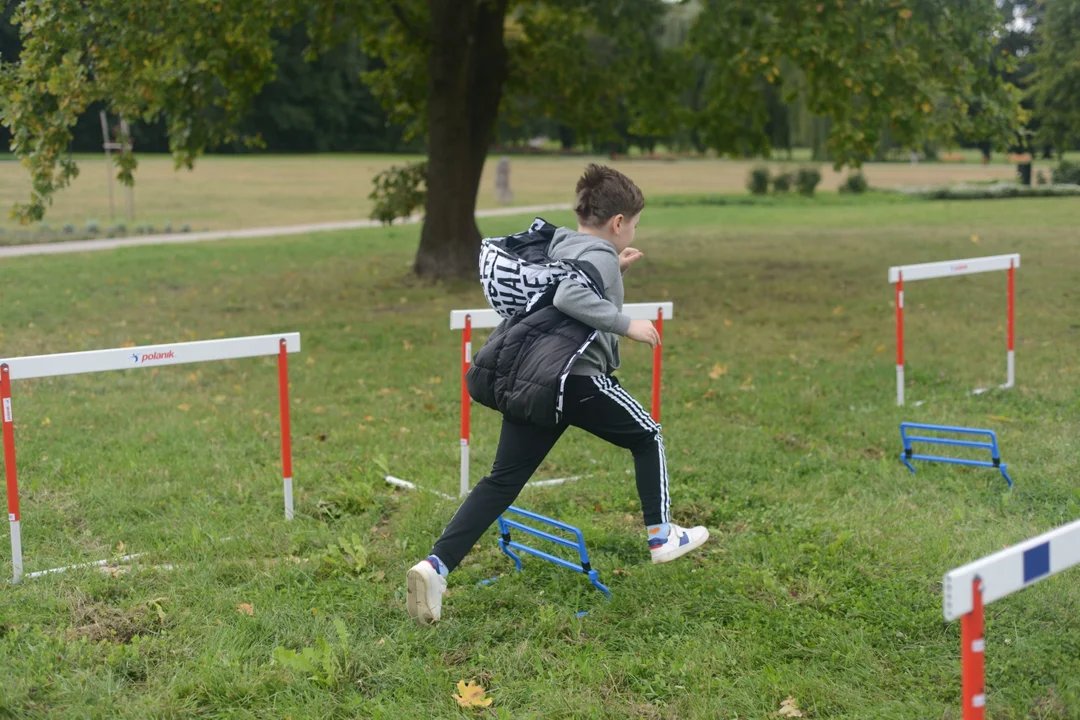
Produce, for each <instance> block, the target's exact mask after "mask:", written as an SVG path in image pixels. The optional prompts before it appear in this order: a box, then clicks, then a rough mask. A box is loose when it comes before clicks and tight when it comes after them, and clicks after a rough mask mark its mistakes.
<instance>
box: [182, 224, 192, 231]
mask: <svg viewBox="0 0 1080 720" xmlns="http://www.w3.org/2000/svg"><path fill="white" fill-rule="evenodd" d="M180 232H182V233H189V232H191V226H190V225H188V224H187V223H184V224H183V225H181V226H180Z"/></svg>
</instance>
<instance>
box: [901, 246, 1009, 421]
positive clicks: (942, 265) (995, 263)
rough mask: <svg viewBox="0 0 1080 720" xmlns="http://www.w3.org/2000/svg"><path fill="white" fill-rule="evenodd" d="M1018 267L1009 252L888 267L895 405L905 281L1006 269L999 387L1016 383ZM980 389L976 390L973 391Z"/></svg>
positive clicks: (902, 339)
mask: <svg viewBox="0 0 1080 720" xmlns="http://www.w3.org/2000/svg"><path fill="white" fill-rule="evenodd" d="M1018 267H1020V255H1019V253H1012V254H1011V255H993V256H990V257H981V258H968V259H967V260H946V261H944V262H934V263H923V264H921V265H899V266H896V267H891V268H889V283H890V284H892V285H895V286H896V404H897V406H898V407H899V406H902V405H903V404H904V281H905V280H908V281H912V280H931V279H933V278H941V277H955V276H957V275H973V274H975V273H984V272H992V271H995V270H1006V271H1008V276H1009V279H1008V290H1007V292H1008V306H1007V307H1008V310H1007V312H1008V346H1007V348H1008V349H1007V353H1006V380H1005V384H1004V385H1002V386H1001V388H1002V389H1007V388H1011V387H1012V386H1013V385H1014V384H1015V383H1016V353H1015V339H1016V333H1015V330H1016V325H1015V307H1016V269H1017V268H1018ZM982 391H983V389H980V390H976V391H975V392H976V393H980V392H982Z"/></svg>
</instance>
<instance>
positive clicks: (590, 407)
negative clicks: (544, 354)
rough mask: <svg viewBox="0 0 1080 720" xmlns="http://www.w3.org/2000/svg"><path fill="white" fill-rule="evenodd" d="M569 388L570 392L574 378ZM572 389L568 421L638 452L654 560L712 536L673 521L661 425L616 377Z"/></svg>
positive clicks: (636, 462) (691, 547)
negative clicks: (576, 395)
mask: <svg viewBox="0 0 1080 720" xmlns="http://www.w3.org/2000/svg"><path fill="white" fill-rule="evenodd" d="M582 380H583V381H585V382H582ZM567 386H568V392H567V394H568V395H569V394H570V392H569V388H570V387H571V386H570V384H569V380H568V385H567ZM572 387H573V388H574V390H575V393H576V394H578V395H580V396H579V397H574V398H572V401H571V402H569V403H568V404H567V405H566V407H567V421H568V422H569V423H570V424H571V425H576V426H577V427H580V428H581V429H582V430H586V431H588V432H590V433H592V434H593V435H596V436H597V437H599V438H602V439H604V440H607V441H608V442H610V443H612V444H614V445H618V446H619V447H624V448H627V449H628V450H630V451H631V452H632V453H633V454H634V469H635V470H636V472H637V490H638V496H639V497H640V498H641V513H642V515H643V517H644V520H645V528H646V538H647V539H648V542H649V554H650V555H651V556H652V561H653V562H654V563H665V562H670V561H671V560H674V559H676V558H679V557H682V556H683V555H685V554H686V553H688V552H690V551H691V550H694V549H696V548H698V547H700V546H701V545H702V544H704V543H705V541H706V540H708V539H709V531H708V530H707V529H706V528H704V527H701V526H698V527H692V528H682V527H679V526H678V525H676V524H675V523H673V522H671V498H670V496H669V494H668V474H667V461H666V458H665V457H664V439H663V437H661V435H660V425H659V423H657V422H656V421H655V420H653V419H652V418H651V417H650V416H649V414H648V413H647V412H645V408H643V407H641V404H640V403H638V401H637V400H635V399H634V398H633V397H631V396H630V394H629V393H628V392H626V391H625V390H623V389H622V387H621V386H620V385H619V381H618V380H616V379H615V378H613V377H608V376H596V377H589V378H581V379H579V380H575V381H574V383H573V386H572Z"/></svg>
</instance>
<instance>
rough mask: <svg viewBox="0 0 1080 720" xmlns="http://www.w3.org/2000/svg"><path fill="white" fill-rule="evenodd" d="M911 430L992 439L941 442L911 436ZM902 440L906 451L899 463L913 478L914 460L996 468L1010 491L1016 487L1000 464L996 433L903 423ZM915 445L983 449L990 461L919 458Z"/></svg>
mask: <svg viewBox="0 0 1080 720" xmlns="http://www.w3.org/2000/svg"><path fill="white" fill-rule="evenodd" d="M909 430H923V431H927V432H945V433H954V434H957V435H980V436H984V437H987V438H989V442H976V441H974V440H956V439H953V438H938V437H929V436H927V435H909V434H908V431H909ZM900 439H901V440H903V442H904V450H903V452H901V453H900V459H901V460H902V461H903V463H904V464H905V465H907V467H908V470H910V471H911V474H912V475H914V474H915V466H914V465H912V464H911V461H912V460H924V461H927V462H941V463H949V464H952V465H971V466H974V467H987V468H997V469H998V470H1000V471H1001V475H1002V477H1004V478H1005V482H1007V483H1008V484H1009V488H1010V489H1011V488H1012V486H1013V481H1012V478H1011V477H1009V473H1008V465H1006V464H1005V463H1003V462H1001V450H1000V449H999V448H998V441H997V434H996V433H995V432H994V431H993V430H982V429H980V428H965V427H954V426H951V425H926V424H924V423H909V422H905V423H900ZM913 442H922V443H930V444H935V445H949V446H952V447H971V448H980V449H983V450H989V451H990V460H989V461H987V460H970V459H967V458H953V457H942V456H939V455H920V454H917V453H916V452H915V449H914V448H913V447H912V445H911V444H912V443H913Z"/></svg>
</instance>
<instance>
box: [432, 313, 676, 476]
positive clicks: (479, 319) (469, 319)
mask: <svg viewBox="0 0 1080 720" xmlns="http://www.w3.org/2000/svg"><path fill="white" fill-rule="evenodd" d="M622 311H623V313H625V314H626V315H628V316H629V317H630V319H631V320H652V321H653V324H654V325H655V326H656V332H657V333H658V334H659V335H660V339H661V340H663V337H664V321H665V320H670V319H671V318H672V317H674V315H675V305H674V303H670V302H651V303H628V304H626V305H623V309H622ZM502 320H503V318H502V317H501V316H500V315H499V314H498V313H497V312H495V311H494V310H491V309H487V308H484V309H482V310H452V311H450V329H451V330H461V472H460V476H459V480H460V488H459V495H460V496H461V497H464V496H465V495H467V494H468V493H469V445H470V428H471V418H470V405H471V402H472V399H471V398H470V397H469V389H468V388H467V387H466V386H465V373H467V372H468V371H469V366H470V365H471V364H472V331H473V330H474V329H482V328H494V327H496V326H497V325H498V324H499V323H501V322H502ZM662 362H663V355H662V351H661V346H660V345H657V346H656V347H655V348H654V349H653V377H652V412H651V414H652V417H653V420H656V421H657V422H660V377H661V368H662ZM563 480H565V478H559V479H558V481H559V482H556V480H550V481H541V482H544V483H546V484H552V485H555V484H559V483H561V482H562V481H563ZM531 484H532V485H534V486H535V485H539V484H540V483H531Z"/></svg>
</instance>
